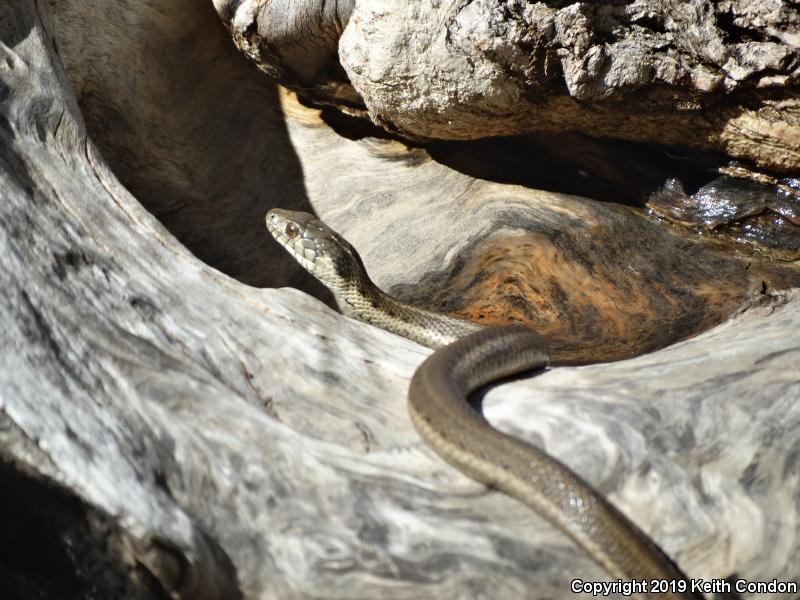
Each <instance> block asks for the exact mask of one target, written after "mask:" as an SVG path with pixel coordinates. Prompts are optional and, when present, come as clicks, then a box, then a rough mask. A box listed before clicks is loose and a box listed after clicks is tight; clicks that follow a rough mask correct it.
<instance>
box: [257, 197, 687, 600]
mask: <svg viewBox="0 0 800 600" xmlns="http://www.w3.org/2000/svg"><path fill="white" fill-rule="evenodd" d="M266 224H267V230H268V231H269V233H270V235H271V236H272V237H273V238H274V239H275V240H276V241H277V242H278V243H279V244H280V245H281V246H282V247H283V248H284V249H285V250H287V251H288V252H289V254H290V255H291V256H292V257H294V259H295V260H296V261H297V262H299V263H300V265H301V266H302V267H303V268H305V269H306V270H307V271H308V272H309V273H311V274H312V275H313V276H314V277H316V278H317V279H319V280H320V281H321V282H322V283H323V284H324V285H326V286H327V287H328V288H329V289H330V290H331V292H332V293H333V296H334V300H335V302H336V305H337V307H338V308H339V310H340V311H341V312H342V313H343V314H345V315H346V316H350V317H354V318H357V319H359V320H362V321H365V322H367V323H371V324H372V325H375V326H377V327H380V328H382V329H385V330H388V331H390V332H392V333H395V334H398V335H401V336H403V337H406V338H408V339H411V340H413V341H415V342H417V343H419V344H422V345H424V346H427V347H429V348H432V349H434V352H433V353H432V354H431V355H430V356H429V357H428V358H427V359H426V360H425V361H424V362H423V363H422V364H421V365H420V366H419V367H418V368H417V370H416V371H415V372H414V375H413V376H412V379H411V383H410V386H409V391H408V411H409V414H410V416H411V421H412V422H413V424H414V426H415V428H416V429H417V431H418V432H419V434H420V436H421V437H422V439H423V441H424V442H425V443H426V444H427V445H428V446H430V448H431V449H433V451H434V452H436V453H437V454H438V455H439V456H440V457H441V458H443V459H444V460H445V461H446V462H448V463H450V464H451V465H453V466H454V467H456V468H457V469H459V470H460V471H462V472H463V473H465V474H466V475H468V476H470V477H472V478H473V479H475V480H477V481H479V482H481V483H483V484H485V485H488V486H491V487H493V488H495V489H497V490H499V491H501V492H504V493H506V494H508V495H510V496H512V497H514V498H516V499H517V500H519V501H521V502H522V503H523V504H525V505H527V506H529V507H530V508H532V509H533V510H534V511H536V512H537V513H538V514H539V515H541V516H542V517H544V518H545V519H546V520H547V521H549V522H550V523H551V524H552V525H554V526H555V527H557V528H558V529H560V530H561V531H562V532H563V533H565V534H566V535H567V536H568V537H570V538H571V539H572V540H573V541H574V542H575V543H576V544H577V545H578V546H579V547H580V548H581V549H583V551H584V552H586V554H587V555H588V556H589V557H591V558H592V559H593V560H594V561H595V562H596V563H598V564H599V565H600V566H601V567H602V568H603V569H604V570H605V571H606V572H607V573H608V575H609V576H611V577H612V578H614V579H617V580H622V581H632V580H637V581H643V582H644V587H640V588H639V593H637V594H635V595H637V596H638V597H641V598H655V597H659V598H670V599H675V600H678V599H680V600H687V599H689V598H694V599H697V598H702V596H701V595H699V594H697V593H694V592H693V591H692V586H691V581H690V580H689V579H688V578H687V577H686V575H684V573H683V572H682V571H681V570H680V568H679V567H678V566H677V565H676V564H675V563H674V562H673V561H672V560H671V559H670V558H669V557H668V556H667V555H666V553H664V552H663V551H662V550H661V549H660V548H659V546H658V545H657V544H656V543H655V542H654V541H653V540H652V539H651V538H650V537H648V536H647V534H645V533H644V532H643V531H642V530H641V529H640V528H639V527H638V526H636V525H635V524H634V523H633V522H632V521H631V520H630V519H628V518H627V517H626V516H625V515H624V514H623V513H622V512H621V511H619V510H618V509H617V508H616V507H614V506H613V505H612V504H611V503H610V502H609V501H608V500H607V499H606V498H605V497H604V496H603V495H602V494H601V493H600V492H598V491H597V490H595V489H594V488H593V487H592V486H591V485H590V484H589V483H588V482H586V481H585V480H584V479H583V478H582V477H580V476H579V475H578V474H576V473H575V472H574V471H572V470H571V469H570V468H569V467H567V466H566V465H565V464H563V463H562V462H560V461H559V460H557V459H556V458H554V457H553V456H551V455H549V454H547V453H546V452H545V451H544V450H542V449H540V448H538V447H537V446H534V445H532V444H529V443H527V442H525V441H523V440H521V439H519V438H516V437H513V436H510V435H507V434H505V433H503V432H501V431H499V430H498V429H495V428H494V427H493V426H492V425H491V424H490V423H489V422H488V421H487V420H486V419H485V418H484V417H483V416H482V415H481V414H480V413H479V412H478V411H476V410H474V409H473V408H472V407H471V405H470V404H469V402H468V396H469V395H470V394H471V393H473V392H474V391H475V390H477V389H479V388H481V387H483V386H485V385H487V384H489V383H491V382H493V381H497V380H500V379H503V378H506V377H509V376H512V375H515V374H519V373H523V372H527V371H531V372H533V371H537V370H542V369H544V368H545V367H547V365H548V362H549V352H548V346H547V342H546V340H545V339H544V338H543V337H542V336H541V335H540V334H538V333H537V332H535V331H534V330H533V329H531V328H529V327H527V326H524V325H518V324H515V325H503V326H488V327H487V326H484V325H479V324H477V323H472V322H469V321H465V320H462V319H458V318H455V317H452V316H449V315H446V314H442V313H437V312H432V311H428V310H425V309H423V308H420V307H417V306H414V305H411V304H408V303H404V302H402V301H400V300H398V299H396V298H394V297H392V296H390V295H388V294H386V293H384V292H383V291H382V290H381V289H380V288H379V287H378V286H377V285H376V284H375V283H373V281H372V280H371V279H370V277H369V276H368V274H367V270H366V268H365V267H364V263H363V261H362V260H361V257H360V256H359V254H358V252H357V251H356V250H355V248H354V247H353V246H352V245H351V244H350V243H349V242H348V241H347V240H346V239H344V237H342V236H341V235H340V234H338V233H336V232H335V231H334V230H333V229H331V228H330V227H328V226H327V225H326V224H325V223H323V222H322V221H320V220H319V219H318V218H317V217H315V216H314V215H312V214H310V213H307V212H302V211H294V210H287V209H280V208H275V209H272V210H270V211H269V212H268V213H267V215H266ZM655 581H658V582H661V583H660V584H659V585H660V588H659V590H658V591H660V592H665V593H658V591H655V592H654V591H652V589H653V587H654V586H653V583H654V582H655ZM656 587H657V586H656Z"/></svg>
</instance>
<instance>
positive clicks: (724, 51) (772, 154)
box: [216, 0, 800, 173]
mask: <svg viewBox="0 0 800 600" xmlns="http://www.w3.org/2000/svg"><path fill="white" fill-rule="evenodd" d="M262 4H263V3H261V2H258V1H256V0H217V1H216V5H217V7H218V9H219V10H220V13H221V15H222V16H223V19H224V20H225V22H226V23H228V24H229V27H230V29H231V31H232V32H233V34H234V37H235V39H236V40H237V43H238V44H239V46H240V47H241V48H242V49H243V50H245V51H246V52H247V53H248V54H249V55H250V56H251V57H253V58H254V59H255V60H256V62H257V63H258V64H259V65H261V66H262V68H264V69H265V70H267V71H268V72H271V73H275V72H276V70H275V68H274V60H273V57H274V55H275V52H274V51H272V50H271V48H272V47H273V45H275V44H278V48H279V49H280V48H281V47H283V44H284V42H283V38H284V36H283V33H284V32H285V30H286V27H285V26H284V19H276V18H275V17H274V15H273V11H272V10H271V9H267V8H264V6H263V5H262ZM278 4H280V5H281V6H282V7H283V8H285V9H286V10H287V11H292V12H291V14H292V15H293V16H294V17H295V20H294V21H293V24H294V27H295V28H294V30H293V34H294V36H296V37H300V38H303V37H304V35H305V32H306V31H307V30H313V29H314V28H318V27H319V25H318V24H319V23H322V24H326V23H327V24H328V25H327V31H329V32H334V30H336V31H341V29H338V28H336V27H334V25H337V26H338V27H341V24H342V22H343V21H344V19H345V17H346V16H347V15H349V17H350V18H349V21H348V22H347V26H346V27H345V28H344V30H343V32H342V36H341V39H340V40H339V46H338V51H339V60H340V62H341V64H342V66H343V67H344V70H345V71H346V74H347V77H343V76H342V75H340V74H339V75H337V74H335V69H333V68H332V65H331V64H330V60H329V61H327V62H326V61H321V60H317V61H316V62H315V65H316V67H315V68H316V71H317V72H325V73H328V74H329V75H330V74H333V75H332V76H328V77H322V78H318V79H317V81H316V82H312V81H311V80H309V79H308V78H307V77H306V78H305V81H306V83H305V84H304V86H298V85H297V84H294V88H295V89H299V90H301V91H303V92H305V93H307V94H308V95H309V96H310V97H313V98H315V99H318V100H319V99H321V100H323V101H326V102H331V103H334V104H337V105H339V106H341V107H342V108H343V109H345V110H348V111H349V112H351V113H352V112H354V111H356V108H357V105H358V102H357V100H356V99H357V98H358V97H359V96H360V98H361V99H362V102H363V104H362V106H363V107H365V108H366V109H367V112H368V114H369V116H370V117H371V119H372V120H373V121H374V122H376V123H379V124H381V125H383V126H384V127H386V128H387V129H389V130H390V131H396V132H399V133H401V134H402V135H405V136H411V137H415V138H421V139H430V138H439V139H475V138H481V137H486V136H496V135H512V134H519V133H527V132H532V131H559V132H563V131H581V132H583V133H588V134H591V135H594V136H601V137H611V138H621V139H627V140H639V141H647V142H651V143H659V144H679V145H685V144H690V145H693V146H696V147H698V148H704V149H708V150H713V151H721V152H724V153H726V154H727V155H729V156H731V157H734V158H736V159H742V160H748V161H752V162H753V163H755V164H756V165H758V166H759V167H761V168H766V169H772V170H778V171H791V172H794V173H798V172H800V85H799V84H798V80H799V79H800V11H798V5H797V2H794V1H792V0H785V1H774V0H758V1H753V0H748V1H746V2H745V1H726V2H712V1H710V0H692V1H691V2H686V1H683V0H671V1H668V2H663V1H661V0H637V1H635V2H600V3H598V2H560V1H550V2H524V1H521V0H476V1H466V0H445V1H443V2H407V1H406V0H375V1H370V2H358V3H356V4H355V5H354V6H351V5H350V4H347V5H346V8H345V9H343V10H341V11H339V13H338V19H334V18H333V17H332V16H330V15H329V16H327V19H326V18H325V15H326V10H327V13H330V12H331V9H330V8H326V7H329V6H338V3H332V4H331V3H326V2H321V3H320V2H313V1H307V2H302V3H300V2H298V3H296V4H295V5H294V6H291V7H288V6H284V3H267V5H266V6H272V5H278ZM317 13H319V14H317ZM309 14H314V15H315V18H314V19H308V20H306V19H305V17H306V16H307V15H309ZM304 21H305V27H303V25H302V24H303V22H304ZM309 23H310V24H311V25H309ZM255 31H257V32H258V34H257V35H256V34H254V32H255ZM310 33H313V31H311V32H310ZM332 35H333V33H331V34H330V35H327V36H324V37H322V36H315V35H309V36H307V37H305V39H306V40H307V41H306V44H310V43H312V40H313V42H314V43H315V44H317V43H321V42H319V41H318V40H319V39H320V38H322V39H324V40H325V42H324V43H325V44H327V47H328V48H329V51H330V53H331V56H333V55H334V54H333V51H334V50H335V46H334V44H333V43H332ZM312 56H315V57H316V56H317V53H316V52H314V53H312ZM284 67H285V68H284V69H282V70H281V75H282V80H283V81H285V82H287V83H289V84H290V85H291V84H292V83H293V82H292V80H291V78H290V77H288V76H287V75H286V72H287V71H288V72H290V73H291V72H292V68H291V65H290V64H288V63H286V64H284ZM307 71H308V69H307V68H305V70H300V69H297V70H295V72H298V73H300V76H301V78H302V76H303V73H306V72H307ZM348 82H349V83H348ZM350 85H352V88H351V87H350ZM352 90H355V92H357V94H356V93H355V92H353V91H352ZM776 149H778V151H776Z"/></svg>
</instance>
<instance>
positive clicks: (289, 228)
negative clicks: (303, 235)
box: [284, 223, 300, 238]
mask: <svg viewBox="0 0 800 600" xmlns="http://www.w3.org/2000/svg"><path fill="white" fill-rule="evenodd" d="M284 232H285V233H286V237H288V238H296V237H297V235H298V234H299V233H300V228H299V227H298V226H297V225H295V224H294V223H287V224H286V229H284Z"/></svg>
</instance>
